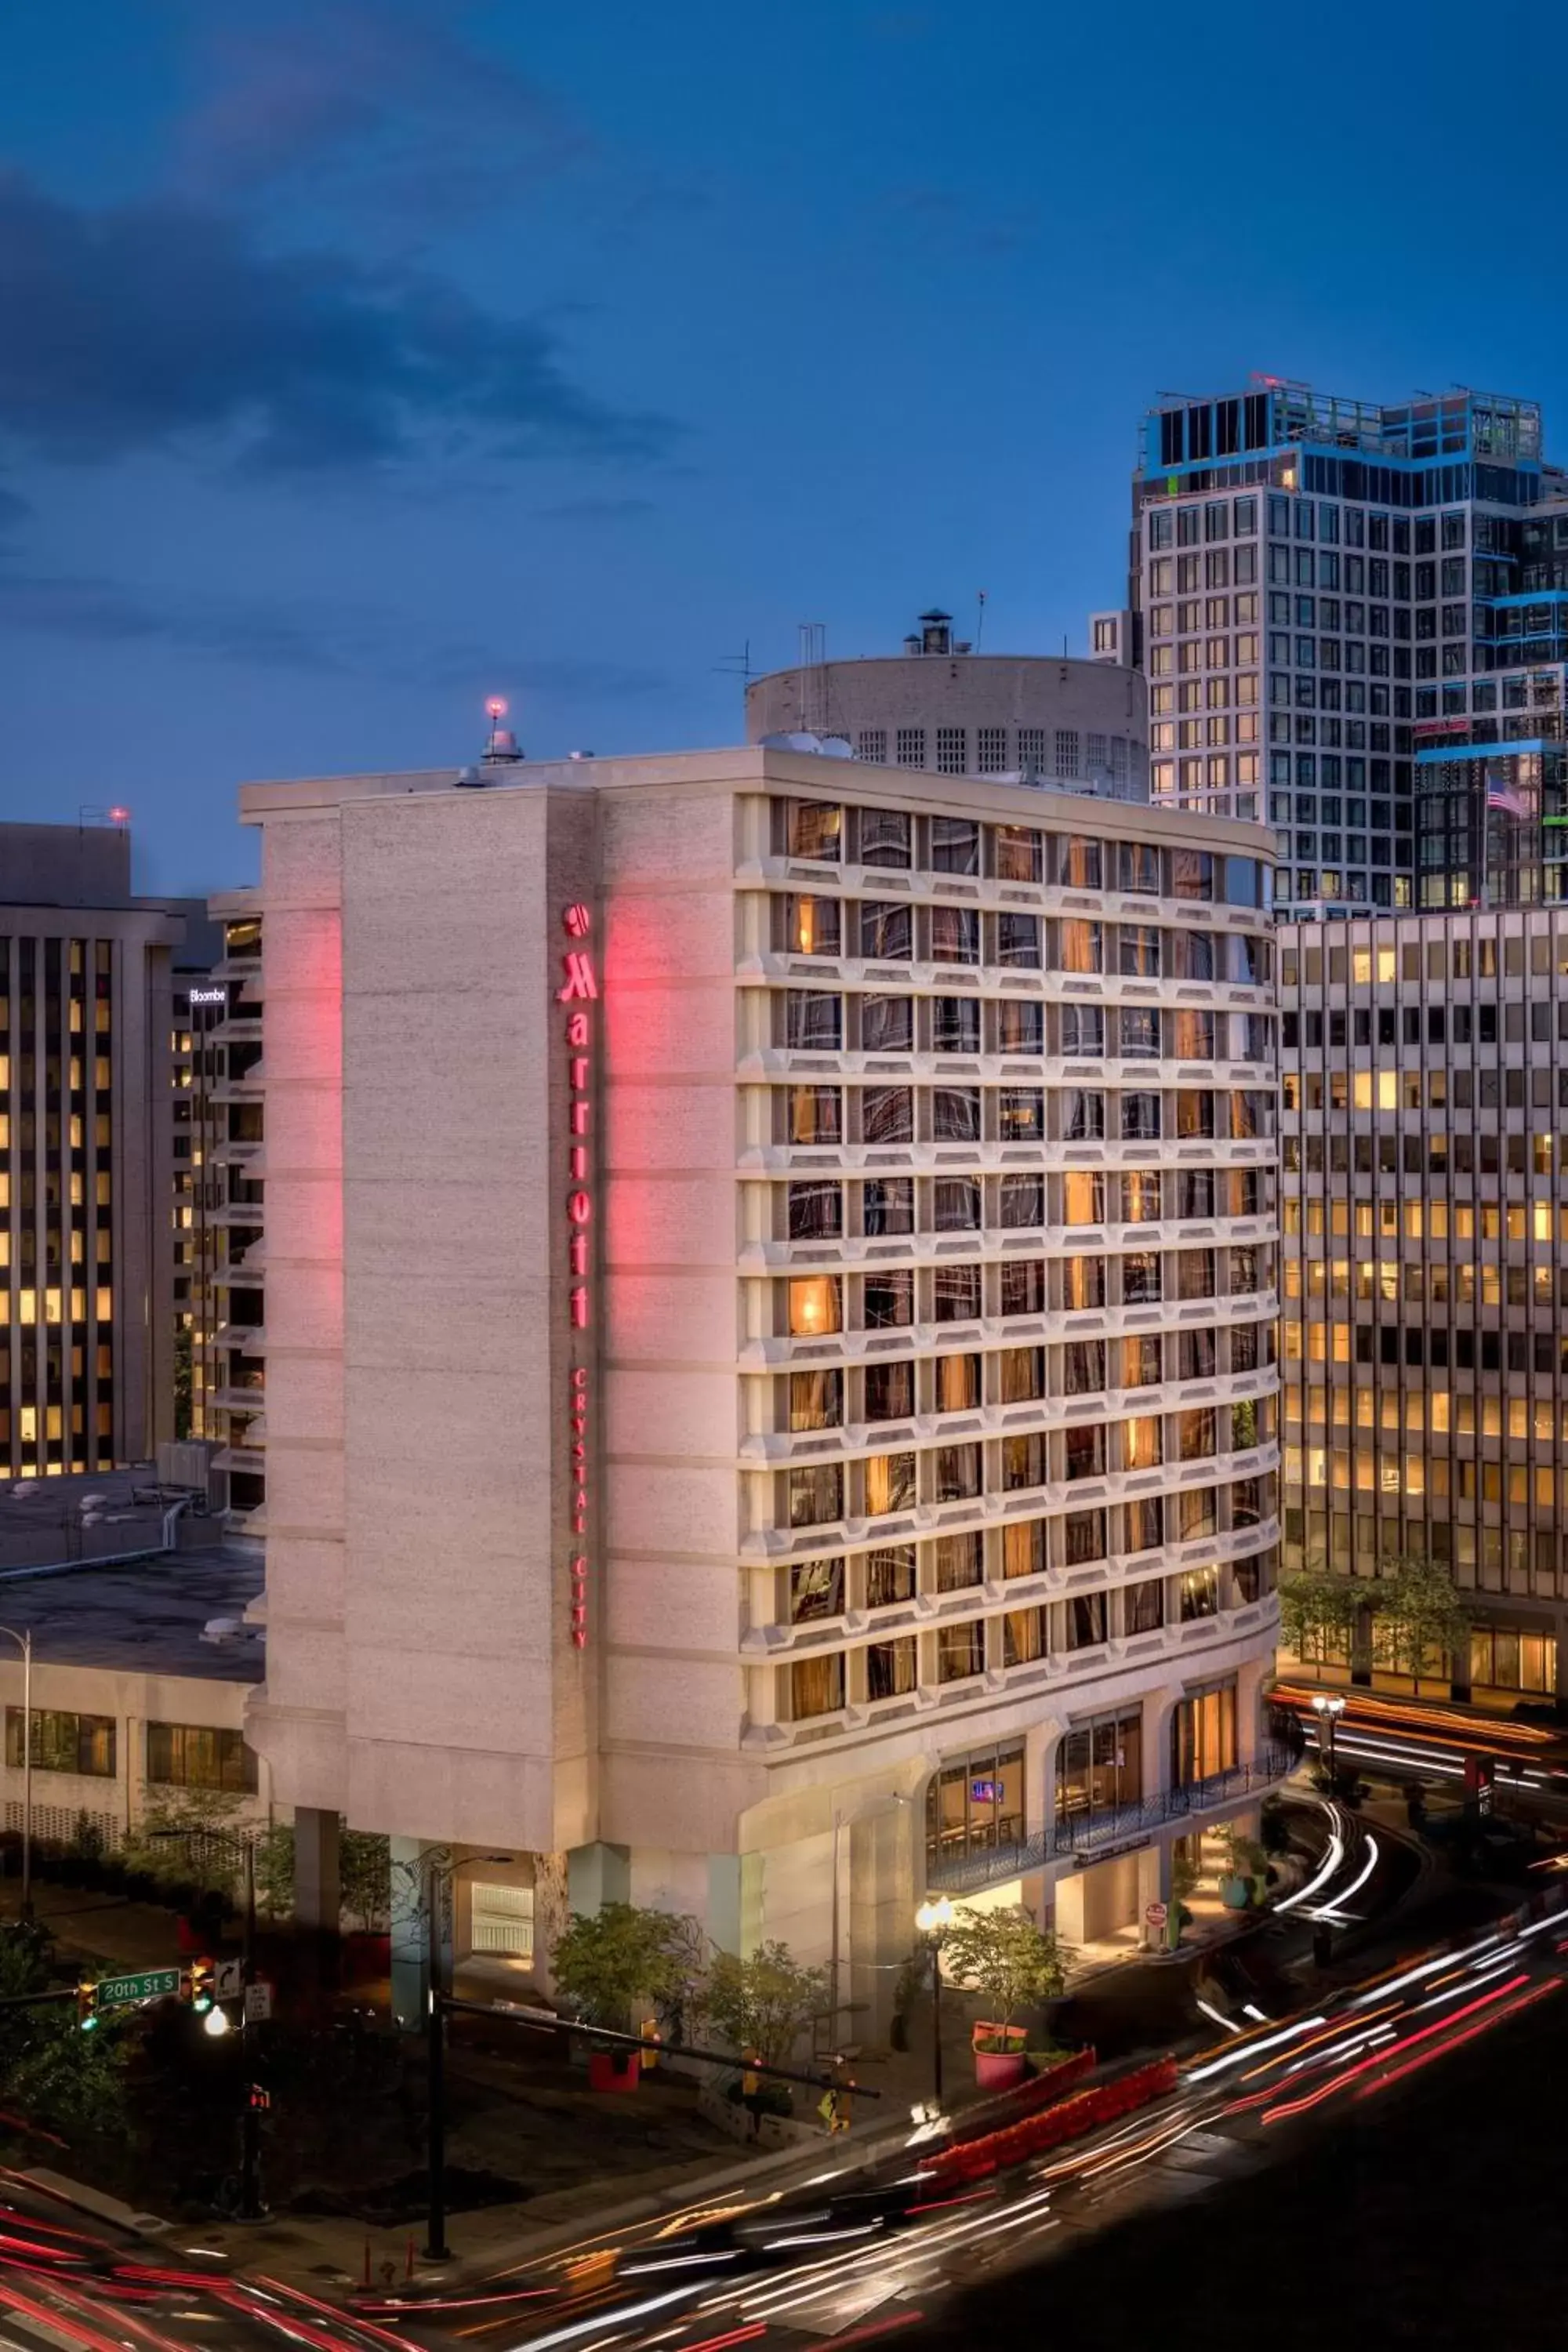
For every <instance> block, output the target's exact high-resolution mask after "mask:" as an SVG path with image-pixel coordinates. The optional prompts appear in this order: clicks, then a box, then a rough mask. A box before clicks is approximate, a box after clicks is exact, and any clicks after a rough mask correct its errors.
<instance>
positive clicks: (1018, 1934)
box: [942, 1904, 1067, 2027]
mask: <svg viewBox="0 0 1568 2352" xmlns="http://www.w3.org/2000/svg"><path fill="white" fill-rule="evenodd" d="M942 1967H943V1969H944V1970H945V1971H946V1973H947V1974H948V1975H949V1976H950V1977H952V1979H953V1981H954V1982H955V1983H956V1984H961V1985H963V1986H964V1987H965V1988H966V1989H967V1990H969V1991H971V1992H977V1993H979V1994H981V1995H982V1996H983V1997H984V2000H985V2001H986V2003H987V2005H988V2006H989V2008H990V2009H991V2011H992V2013H993V2022H994V2023H995V2024H997V2025H1000V2026H1004V2027H1005V2026H1009V2025H1011V2024H1012V2022H1013V2019H1014V2017H1015V2015H1016V2012H1017V2011H1019V2010H1020V2009H1027V2008H1030V2007H1032V2006H1033V2005H1034V2004H1035V2003H1036V2002H1037V2001H1042V2000H1055V1999H1056V1998H1057V1996H1058V1994H1059V1993H1060V1991H1061V1990H1062V1988H1063V1986H1064V1985H1065V1983H1066V1982H1067V1971H1066V1969H1065V1968H1064V1966H1063V1963H1062V1955H1061V1947H1060V1946H1059V1945H1058V1942H1057V1939H1056V1937H1055V1936H1053V1935H1048V1934H1047V1932H1046V1930H1045V1929H1044V1928H1041V1927H1036V1925H1035V1923H1034V1921H1033V1920H1032V1919H1031V1918H1030V1916H1029V1915H1028V1913H1027V1912H1026V1910H1024V1909H1023V1908H1022V1907H1021V1906H1015V1907H1014V1908H1012V1909H1010V1910H1001V1911H975V1910H973V1909H972V1908H971V1907H970V1906H969V1905H968V1904H964V1905H963V1906H961V1907H960V1909H959V1911H958V1913H957V1916H956V1920H955V1924H954V1925H953V1926H952V1927H950V1928H949V1929H948V1930H947V1933H946V1934H945V1935H944V1936H943V1937H942Z"/></svg>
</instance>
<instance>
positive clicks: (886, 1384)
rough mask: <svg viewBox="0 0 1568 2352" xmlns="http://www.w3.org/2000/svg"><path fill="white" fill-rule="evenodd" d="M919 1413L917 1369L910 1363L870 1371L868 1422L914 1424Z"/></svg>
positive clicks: (869, 1368) (872, 1366) (876, 1366)
mask: <svg viewBox="0 0 1568 2352" xmlns="http://www.w3.org/2000/svg"><path fill="white" fill-rule="evenodd" d="M914 1410H915V1368H914V1365H913V1364H912V1363H910V1361H908V1360H905V1361H904V1362H902V1363H896V1364H868V1365H867V1367H866V1418H867V1420H868V1422H883V1421H911V1420H912V1419H913V1418H914Z"/></svg>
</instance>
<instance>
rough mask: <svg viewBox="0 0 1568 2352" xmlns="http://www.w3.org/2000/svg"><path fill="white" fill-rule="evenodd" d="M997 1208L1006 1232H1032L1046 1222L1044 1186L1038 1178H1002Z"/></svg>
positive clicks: (1040, 1178)
mask: <svg viewBox="0 0 1568 2352" xmlns="http://www.w3.org/2000/svg"><path fill="white" fill-rule="evenodd" d="M999 1206H1000V1209H1001V1213H1002V1224H1003V1227H1004V1229H1005V1230H1006V1231H1008V1232H1027V1231H1032V1230H1033V1229H1034V1227H1036V1226H1037V1225H1043V1224H1044V1223H1045V1222H1046V1186H1045V1180H1044V1178H1043V1177H1039V1176H1004V1177H1003V1179H1002V1193H1001V1200H1000V1202H999Z"/></svg>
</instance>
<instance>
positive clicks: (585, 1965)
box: [551, 1903, 689, 2091]
mask: <svg viewBox="0 0 1568 2352" xmlns="http://www.w3.org/2000/svg"><path fill="white" fill-rule="evenodd" d="M686 1948H689V1923H688V1922H686V1921H685V1920H682V1919H678V1918H674V1917H672V1916H670V1914H669V1913H668V1912H664V1911H645V1910H642V1909H640V1908H639V1907H638V1906H637V1905H636V1904H634V1903H605V1904H603V1905H602V1906H600V1908H599V1909H598V1910H597V1911H574V1912H573V1913H572V1915H571V1916H570V1918H569V1919H568V1921H567V1923H566V1926H565V1927H563V1930H562V1932H561V1934H560V1935H559V1936H558V1937H556V1939H555V1948H554V1950H553V1952H552V1956H551V1966H552V1972H553V1975H554V1979H555V1984H556V1988H557V1990H559V1991H560V1992H562V1993H563V1994H564V1995H565V1996H566V1999H567V2000H569V2001H570V2002H571V2003H572V2005H573V2007H574V2009H575V2010H576V2011H577V2012H578V2013H579V2015H580V2016H582V2017H583V2018H584V2019H585V2020H586V2021H588V2022H589V2023H590V2024H593V2025H603V2026H605V2027H606V2028H607V2029H608V2030H609V2031H611V2032H616V2033H626V2032H631V2031H632V2028H633V2021H634V2019H635V2017H636V2016H637V2011H638V2009H639V2007H640V2005H641V2004H642V2003H643V2002H645V2001H654V2002H658V2001H663V2000H668V1999H670V1998H671V1997H672V1995H673V1994H674V1992H675V1991H676V1990H677V1988H676V1983H675V1979H676V1977H677V1975H678V1974H679V1965H680V1956H681V1953H682V1951H683V1950H684V1949H686ZM641 2074H642V2053H641V2051H640V2050H623V2049H619V2048H617V2047H616V2046H615V2045H613V2044H612V2045H610V2046H607V2047H603V2048H598V2049H595V2048H592V2047H591V2048H590V2050H589V2053H588V2081H589V2084H590V2085H591V2087H592V2088H593V2089H594V2090H595V2091H635V2090H636V2089H637V2084H638V2081H639V2080H640V2078H641Z"/></svg>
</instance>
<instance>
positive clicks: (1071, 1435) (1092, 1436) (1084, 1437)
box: [1062, 1422, 1105, 1480]
mask: <svg viewBox="0 0 1568 2352" xmlns="http://www.w3.org/2000/svg"><path fill="white" fill-rule="evenodd" d="M1062 1447H1063V1454H1064V1457H1065V1459H1066V1463H1067V1476H1068V1479H1069V1480H1071V1479H1074V1478H1099V1477H1101V1476H1102V1475H1104V1471H1105V1427H1104V1423H1101V1422H1089V1423H1087V1424H1085V1425H1084V1426H1082V1427H1079V1428H1077V1429H1067V1430H1064V1431H1063V1432H1062Z"/></svg>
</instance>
